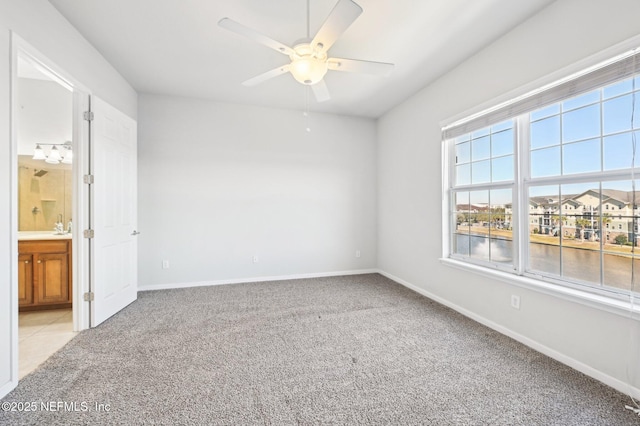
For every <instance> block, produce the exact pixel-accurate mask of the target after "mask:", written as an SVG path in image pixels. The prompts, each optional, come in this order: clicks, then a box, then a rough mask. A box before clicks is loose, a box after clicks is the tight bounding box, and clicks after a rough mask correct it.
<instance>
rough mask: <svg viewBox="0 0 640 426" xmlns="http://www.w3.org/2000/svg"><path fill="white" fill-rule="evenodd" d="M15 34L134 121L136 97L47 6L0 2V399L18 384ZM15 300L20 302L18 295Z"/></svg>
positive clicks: (36, 1) (33, 1) (34, 1)
mask: <svg viewBox="0 0 640 426" xmlns="http://www.w3.org/2000/svg"><path fill="white" fill-rule="evenodd" d="M12 31H13V32H14V33H15V34H17V35H18V36H20V37H21V38H22V39H24V40H25V41H26V42H27V43H29V44H30V45H31V46H33V47H35V48H36V49H37V50H38V51H39V52H40V53H42V54H43V55H45V56H46V57H47V58H48V59H49V60H51V61H53V62H54V63H55V64H56V65H57V66H58V67H60V68H61V69H63V70H64V71H66V73H67V74H68V75H70V76H72V77H73V78H75V79H76V80H77V81H79V82H80V83H82V84H83V85H84V86H85V87H86V88H87V89H89V90H90V91H92V92H93V93H94V94H96V95H98V96H100V97H101V98H103V99H104V100H106V101H107V102H109V103H111V104H112V105H114V106H116V107H117V108H118V109H120V110H122V111H123V112H125V113H126V114H128V115H130V116H131V117H136V112H137V94H136V92H135V91H134V90H133V89H132V88H131V86H130V85H129V84H127V82H126V81H125V80H124V79H123V78H122V77H121V76H120V75H119V74H118V73H117V72H116V71H115V70H114V69H113V67H111V66H110V65H109V64H108V63H107V62H106V60H105V59H104V58H103V57H102V56H101V55H100V53H99V52H98V51H97V50H95V49H94V48H93V47H91V45H90V44H89V43H88V42H87V41H86V40H85V39H84V38H82V36H80V34H79V33H78V32H77V31H76V30H75V29H74V28H73V27H72V26H71V25H70V24H69V23H68V22H67V21H66V19H64V18H63V17H62V16H61V15H60V14H59V13H58V12H57V11H56V10H55V8H54V7H53V6H51V4H50V3H49V2H48V1H46V0H28V1H18V0H2V1H0V58H2V59H0V135H1V136H0V141H1V142H0V194H2V195H1V196H0V397H1V396H3V395H4V394H6V393H7V392H8V391H9V390H10V389H11V388H12V387H13V386H15V384H16V382H17V377H15V376H12V375H13V374H16V373H17V368H15V366H12V365H11V362H10V361H11V357H10V353H11V352H10V351H11V341H12V337H13V336H12V333H13V332H14V329H13V328H12V324H11V316H12V312H11V309H10V305H9V303H10V298H11V296H12V293H11V288H10V283H11V276H12V274H13V273H14V272H15V265H13V262H12V257H13V255H12V252H13V251H14V250H15V247H16V243H15V241H11V239H10V238H9V235H10V231H11V227H12V226H13V224H15V222H13V224H12V216H13V213H14V212H15V208H16V206H15V205H14V202H13V200H12V185H13V182H12V179H13V178H12V173H13V172H12V169H13V168H14V167H15V166H14V165H13V164H15V159H14V158H11V151H10V141H11V103H10V102H11V85H10V79H11V62H10V61H11V60H10V58H11V32H12ZM13 297H17V296H16V293H15V291H14V292H13ZM16 341H17V339H16Z"/></svg>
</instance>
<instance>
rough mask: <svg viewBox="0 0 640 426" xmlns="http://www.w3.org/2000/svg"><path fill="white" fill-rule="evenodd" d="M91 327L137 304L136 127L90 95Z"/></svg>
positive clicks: (123, 116) (131, 120) (131, 121)
mask: <svg viewBox="0 0 640 426" xmlns="http://www.w3.org/2000/svg"><path fill="white" fill-rule="evenodd" d="M91 111H92V112H93V120H92V121H91V153H90V157H91V160H90V161H91V174H92V175H93V179H94V181H93V184H92V185H91V191H92V196H91V199H92V202H91V204H92V205H91V209H90V210H91V220H90V222H91V229H93V231H94V237H93V239H92V240H91V241H92V243H91V247H92V249H91V266H92V268H91V269H92V270H91V290H92V292H93V301H92V303H91V327H95V326H97V325H98V324H100V323H101V322H103V321H104V320H106V319H107V318H109V317H110V316H112V315H113V314H115V313H116V312H118V311H120V310H121V309H122V308H124V307H125V306H127V305H128V304H130V303H131V302H133V301H134V300H136V298H137V293H138V288H137V287H138V269H137V264H138V244H137V237H136V236H137V231H136V226H137V215H138V213H137V127H136V126H137V124H136V122H135V120H133V119H132V118H130V117H128V116H126V115H125V114H123V113H122V112H120V111H118V110H117V109H115V108H114V107H112V106H111V105H109V104H107V103H106V102H104V101H102V100H100V99H98V98H96V97H95V96H93V97H91Z"/></svg>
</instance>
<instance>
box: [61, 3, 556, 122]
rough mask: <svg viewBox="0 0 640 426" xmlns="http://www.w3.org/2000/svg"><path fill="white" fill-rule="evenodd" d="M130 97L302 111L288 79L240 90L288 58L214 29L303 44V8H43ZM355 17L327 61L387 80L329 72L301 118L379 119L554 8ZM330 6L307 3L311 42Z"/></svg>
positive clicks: (447, 9) (452, 7)
mask: <svg viewBox="0 0 640 426" xmlns="http://www.w3.org/2000/svg"><path fill="white" fill-rule="evenodd" d="M49 1H50V2H51V3H52V4H53V5H54V6H55V7H56V8H57V9H58V10H59V11H60V12H61V13H62V14H63V15H64V16H65V17H66V18H67V19H68V20H69V21H70V22H71V23H72V24H73V25H74V26H75V27H76V28H77V29H78V30H79V31H80V33H82V35H83V36H84V37H85V38H86V39H87V40H89V42H90V43H91V44H93V45H94V46H95V47H96V48H97V49H98V50H99V51H100V52H101V53H102V54H103V56H104V57H105V58H106V59H107V60H108V61H109V62H110V63H111V64H112V65H113V66H114V67H115V68H116V69H117V70H118V71H119V72H120V73H121V74H122V75H123V76H124V78H125V79H127V81H129V83H130V84H131V85H132V86H133V87H134V88H135V89H136V90H137V91H138V92H139V93H153V94H165V95H176V96H188V97H197V98H204V99H212V100H217V101H224V102H233V103H242V104H252V105H262V106H269V107H280V108H288V109H300V110H301V109H304V106H305V90H306V89H307V88H306V87H304V86H302V85H301V84H299V83H297V82H296V81H295V80H294V79H293V77H292V76H291V75H289V74H287V75H282V76H280V77H277V78H275V79H272V80H269V81H267V82H265V83H262V84H261V85H259V86H256V87H244V86H242V85H241V82H243V81H244V80H247V79H249V78H251V77H254V76H256V75H258V74H260V73H262V72H265V71H268V70H271V69H273V68H276V67H278V66H280V65H283V64H286V63H288V62H289V61H288V57H286V56H284V55H281V54H279V53H278V52H276V51H273V50H271V49H268V48H266V47H264V46H262V45H258V44H256V43H254V42H253V41H251V40H248V39H245V38H242V37H240V36H238V35H236V34H234V33H231V32H229V31H227V30H224V29H222V28H220V27H218V26H217V22H218V21H219V20H220V19H221V18H223V17H229V18H231V19H233V20H235V21H238V22H240V23H242V24H244V25H246V26H248V27H251V28H253V29H256V30H258V31H260V32H262V33H264V34H265V35H268V36H270V37H272V38H274V39H276V40H278V41H280V42H282V43H285V44H287V45H292V44H293V42H294V41H296V40H298V39H300V38H303V37H305V36H306V1H304V0H269V1H265V0H179V1H177V0H108V1H104V0H49ZM355 1H356V2H357V3H358V4H359V5H360V6H361V7H362V8H363V9H364V12H363V13H362V15H360V17H359V18H358V19H357V20H356V21H355V23H354V24H353V25H352V26H351V27H349V29H347V31H346V32H345V33H344V34H343V36H342V37H341V38H340V39H339V40H338V41H337V42H336V43H335V44H334V45H333V47H332V48H331V50H330V56H333V57H343V58H353V59H364V60H371V61H379V62H393V63H395V64H396V67H395V69H394V71H393V72H392V73H391V75H389V76H388V77H378V76H371V75H363V74H353V73H344V72H334V71H329V73H328V74H327V76H326V77H325V81H326V82H327V85H328V87H329V90H330V93H331V96H332V99H331V100H329V101H327V102H324V103H316V102H315V101H314V100H313V98H312V102H311V106H310V109H311V110H312V111H322V112H330V113H337V114H346V115H356V116H364V117H379V116H380V115H382V114H384V113H385V112H386V111H388V110H389V109H391V108H392V107H394V106H395V105H397V104H398V103H400V102H402V101H403V100H404V99H406V98H407V97H409V96H411V95H412V94H413V93H415V92H416V91H418V90H419V89H420V88H422V87H424V86H425V85H427V84H428V83H430V82H432V81H433V80H435V79H436V78H438V77H439V76H441V75H442V74H443V73H445V72H447V71H448V70H450V69H451V68H453V67H454V66H456V65H457V64H459V63H460V62H462V61H463V60H465V59H466V58H467V57H469V56H470V55H473V53H474V52H476V51H478V50H479V49H481V48H483V47H484V46H486V45H488V44H490V43H491V42H492V41H494V40H495V39H497V38H498V37H499V36H501V35H502V34H504V33H505V32H507V31H509V30H510V29H512V28H513V27H515V26H517V25H518V24H520V23H521V22H523V21H524V20H526V19H527V18H528V17H530V16H531V15H533V14H535V13H536V12H538V11H539V10H541V9H542V8H543V7H545V6H547V5H548V4H550V3H552V2H553V1H554V0H355ZM335 3H336V0H310V5H311V7H310V15H311V25H310V26H311V35H312V36H313V35H314V34H315V32H316V31H317V30H318V28H320V26H321V25H322V22H323V21H324V19H325V18H326V17H327V16H328V14H329V12H330V11H331V9H332V8H333V6H334V5H335Z"/></svg>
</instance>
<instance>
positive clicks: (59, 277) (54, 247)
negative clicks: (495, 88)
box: [15, 55, 75, 378]
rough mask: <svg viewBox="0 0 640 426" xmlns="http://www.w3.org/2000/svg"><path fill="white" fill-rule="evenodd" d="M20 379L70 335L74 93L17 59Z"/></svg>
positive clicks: (29, 62)
mask: <svg viewBox="0 0 640 426" xmlns="http://www.w3.org/2000/svg"><path fill="white" fill-rule="evenodd" d="M17 75H18V79H17V83H16V87H15V94H16V98H15V102H16V111H17V112H18V113H17V117H16V118H17V123H18V126H17V134H16V136H17V142H18V143H17V154H18V158H17V181H16V183H17V188H15V189H16V196H17V200H18V212H17V213H18V214H17V225H18V244H17V247H18V274H17V275H18V304H19V321H18V324H19V327H18V329H19V331H18V335H19V348H18V354H19V377H20V378H22V377H24V376H25V375H26V374H28V373H29V372H31V371H33V370H34V369H35V368H37V366H38V365H39V364H40V363H42V362H43V361H44V360H46V359H47V358H48V357H49V356H50V355H52V354H53V353H54V352H56V351H57V350H58V349H60V348H61V347H62V346H64V345H65V344H66V343H67V342H68V341H69V340H70V339H71V338H72V337H73V336H74V334H75V333H74V331H73V311H72V300H73V291H72V288H73V273H72V270H73V269H72V236H73V234H74V232H73V215H72V212H73V210H72V209H73V141H72V134H73V93H72V91H71V90H70V88H69V87H68V86H67V85H65V84H64V82H63V81H60V80H59V79H58V78H56V77H55V76H54V75H53V74H51V73H50V72H48V70H46V69H45V68H44V67H42V66H41V65H39V64H38V63H37V62H36V61H34V60H32V59H31V58H30V57H28V56H26V55H24V56H19V57H18V74H17Z"/></svg>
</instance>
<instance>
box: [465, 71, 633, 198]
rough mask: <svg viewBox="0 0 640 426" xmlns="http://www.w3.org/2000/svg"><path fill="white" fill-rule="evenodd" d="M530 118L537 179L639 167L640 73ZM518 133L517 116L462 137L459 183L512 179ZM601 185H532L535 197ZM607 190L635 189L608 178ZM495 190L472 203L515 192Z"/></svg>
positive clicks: (532, 174) (474, 194)
mask: <svg viewBox="0 0 640 426" xmlns="http://www.w3.org/2000/svg"><path fill="white" fill-rule="evenodd" d="M529 119H530V127H529V135H530V136H529V140H530V141H529V146H528V147H527V148H528V149H529V152H530V157H529V160H530V161H529V162H530V178H531V179H532V183H534V182H535V179H536V178H543V177H553V176H558V177H559V176H571V175H576V174H581V173H594V172H595V173H598V172H603V171H605V172H606V171H615V170H626V169H631V168H632V167H636V168H637V167H640V166H636V164H637V163H640V151H639V152H638V153H636V149H635V148H636V146H638V145H637V144H638V143H640V76H636V78H635V79H633V78H630V79H627V80H624V81H621V82H618V83H615V84H612V85H610V86H606V87H604V88H602V89H597V90H594V91H591V92H588V93H585V94H581V95H579V96H576V97H574V98H571V99H568V100H566V101H563V102H559V103H556V104H553V105H550V106H547V107H544V108H541V109H539V110H536V111H533V112H531V113H530V114H529ZM514 132H515V127H514V120H508V121H505V122H502V123H498V124H496V125H493V126H491V127H487V128H484V129H481V130H478V131H475V132H472V133H469V134H467V135H463V136H461V137H459V138H457V139H456V142H455V153H456V170H455V174H456V178H455V184H456V185H469V184H484V183H490V182H491V183H498V182H505V183H507V182H509V181H513V179H514V162H515V159H514V146H515V137H514ZM638 148H640V147H638ZM637 157H638V158H637ZM639 175H640V170H639ZM599 185H600V182H599V181H594V182H588V183H583V184H572V185H562V188H559V186H558V185H555V187H532V188H531V193H530V195H531V196H538V195H550V194H558V193H559V192H560V191H561V192H562V194H578V193H581V192H584V191H586V190H587V189H597V188H599ZM603 188H607V189H618V190H624V191H630V190H632V185H631V179H629V180H628V181H626V182H620V181H617V182H603ZM638 188H640V185H638ZM546 191H551V192H550V193H546ZM491 192H492V193H489V191H479V192H477V191H474V192H472V193H471V195H470V198H473V200H471V203H472V204H486V203H489V200H491V203H492V204H494V203H498V202H500V203H501V204H504V203H508V202H511V199H510V198H511V191H510V190H506V191H505V190H500V192H496V191H493V190H492V191H491ZM464 197H465V196H464V195H463V196H462V198H464ZM474 200H476V201H477V202H474Z"/></svg>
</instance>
